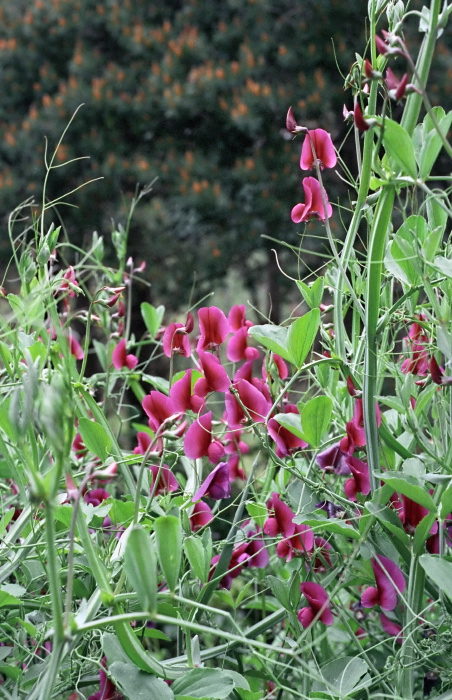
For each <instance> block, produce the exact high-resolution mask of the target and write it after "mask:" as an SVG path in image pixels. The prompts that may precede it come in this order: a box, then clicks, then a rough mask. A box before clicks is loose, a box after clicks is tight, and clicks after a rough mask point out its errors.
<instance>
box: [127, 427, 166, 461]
mask: <svg viewBox="0 0 452 700" xmlns="http://www.w3.org/2000/svg"><path fill="white" fill-rule="evenodd" d="M137 441H138V445H137V446H136V447H135V448H134V450H133V453H134V454H135V455H144V454H145V453H146V452H147V451H148V449H149V448H150V446H151V442H152V437H151V435H149V433H145V432H144V431H140V432H139V433H137ZM153 447H154V449H153V450H152V451H151V452H150V455H159V454H161V453H162V451H163V440H162V438H158V439H157V440H155V442H154V445H153Z"/></svg>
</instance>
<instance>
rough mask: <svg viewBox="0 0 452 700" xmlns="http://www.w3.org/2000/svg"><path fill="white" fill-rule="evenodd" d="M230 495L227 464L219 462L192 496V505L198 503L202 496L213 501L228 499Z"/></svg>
mask: <svg viewBox="0 0 452 700" xmlns="http://www.w3.org/2000/svg"><path fill="white" fill-rule="evenodd" d="M230 495H231V482H230V481H229V467H228V465H227V462H220V464H219V465H218V466H217V467H215V469H214V470H213V471H211V472H210V474H209V476H208V477H207V478H206V479H204V481H203V482H202V484H201V486H200V487H199V489H198V490H197V491H196V493H195V494H194V495H193V498H192V503H194V502H195V501H199V499H200V498H202V497H203V496H208V497H209V498H212V500H214V501H219V500H221V499H222V498H229V496H230Z"/></svg>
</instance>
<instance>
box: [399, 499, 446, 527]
mask: <svg viewBox="0 0 452 700" xmlns="http://www.w3.org/2000/svg"><path fill="white" fill-rule="evenodd" d="M400 506H401V507H400V508H399V509H398V516H399V518H400V520H401V521H402V523H403V528H404V530H405V532H408V534H409V535H414V532H415V530H416V528H417V526H418V525H419V523H420V522H421V520H423V519H424V518H425V517H426V516H427V515H428V514H429V512H430V511H429V510H428V509H427V508H424V506H421V505H420V504H419V503H416V502H415V501H412V500H411V498H408V496H404V495H402V501H401V503H400ZM437 532H438V523H437V522H435V523H433V525H432V527H431V529H430V534H431V535H435V534H436V533H437Z"/></svg>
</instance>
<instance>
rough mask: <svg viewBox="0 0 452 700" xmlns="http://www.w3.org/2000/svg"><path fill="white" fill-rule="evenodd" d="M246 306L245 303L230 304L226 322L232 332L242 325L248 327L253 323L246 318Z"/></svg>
mask: <svg viewBox="0 0 452 700" xmlns="http://www.w3.org/2000/svg"><path fill="white" fill-rule="evenodd" d="M245 316H246V306H245V304H235V305H234V306H231V310H230V311H229V313H228V323H229V328H230V329H231V331H233V333H235V332H236V331H238V330H240V328H243V327H244V326H245V327H246V328H250V326H252V325H253V323H252V322H251V321H247V320H246V317H245Z"/></svg>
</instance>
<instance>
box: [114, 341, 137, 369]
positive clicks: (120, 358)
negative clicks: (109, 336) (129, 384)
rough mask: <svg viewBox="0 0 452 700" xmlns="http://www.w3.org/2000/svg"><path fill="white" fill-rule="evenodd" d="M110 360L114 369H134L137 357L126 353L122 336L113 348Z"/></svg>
mask: <svg viewBox="0 0 452 700" xmlns="http://www.w3.org/2000/svg"><path fill="white" fill-rule="evenodd" d="M111 360H112V362H113V367H114V368H115V369H122V368H123V367H127V369H134V368H135V367H136V366H137V364H138V357H135V355H132V354H129V355H127V350H126V339H125V338H122V339H121V340H120V341H119V343H118V344H117V346H116V347H115V349H114V350H113V354H112V357H111Z"/></svg>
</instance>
